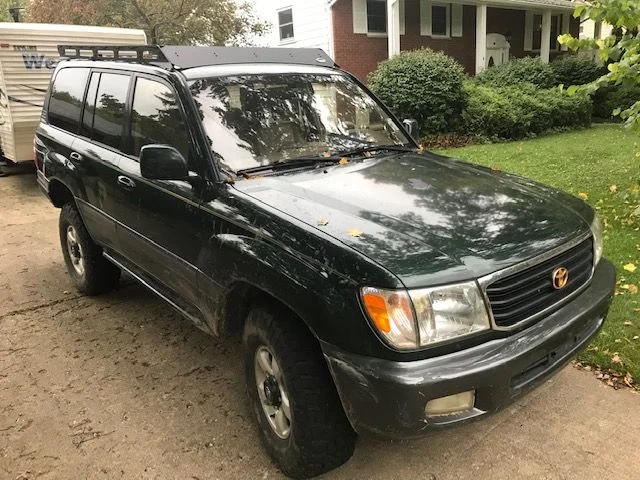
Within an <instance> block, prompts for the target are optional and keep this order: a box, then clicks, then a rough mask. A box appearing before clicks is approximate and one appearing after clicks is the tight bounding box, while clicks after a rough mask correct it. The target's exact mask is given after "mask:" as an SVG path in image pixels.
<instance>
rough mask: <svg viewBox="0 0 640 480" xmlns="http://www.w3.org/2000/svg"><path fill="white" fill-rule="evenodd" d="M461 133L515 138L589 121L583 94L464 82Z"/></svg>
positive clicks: (525, 86)
mask: <svg viewBox="0 0 640 480" xmlns="http://www.w3.org/2000/svg"><path fill="white" fill-rule="evenodd" d="M465 92H466V93H467V96H468V99H467V106H466V108H465V110H464V112H463V115H462V119H463V124H462V133H464V134H473V135H479V136H483V137H488V138H490V139H516V138H524V137H530V136H535V135H538V134H540V133H543V132H546V131H550V130H554V129H561V128H571V127H579V126H587V125H589V124H590V123H591V100H590V98H589V97H588V96H587V95H584V94H579V95H573V96H569V95H567V93H566V92H563V91H560V90H559V89H558V88H553V89H537V88H535V87H533V86H532V85H526V84H522V85H518V86H513V85H510V86H505V87H495V86H491V85H483V84H477V83H475V82H467V83H466V84H465Z"/></svg>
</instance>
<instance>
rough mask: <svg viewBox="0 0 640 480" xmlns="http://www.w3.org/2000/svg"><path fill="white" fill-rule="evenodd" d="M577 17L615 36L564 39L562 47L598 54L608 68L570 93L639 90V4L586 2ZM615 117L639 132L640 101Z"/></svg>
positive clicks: (628, 0) (617, 0) (620, 0)
mask: <svg viewBox="0 0 640 480" xmlns="http://www.w3.org/2000/svg"><path fill="white" fill-rule="evenodd" d="M573 15H574V17H581V16H584V17H586V18H589V19H591V20H593V21H594V22H605V23H608V24H610V25H612V26H613V32H612V35H610V36H609V37H607V38H603V39H598V40H596V39H577V38H574V37H572V36H571V35H562V36H560V38H559V41H560V43H562V44H565V45H568V46H569V48H571V49H572V50H578V51H594V50H595V51H596V52H597V53H598V55H599V57H600V60H602V61H603V62H605V63H606V64H607V69H608V73H606V74H605V75H603V76H602V77H600V78H598V79H597V80H595V81H594V82H592V83H590V84H588V85H585V86H584V87H575V86H572V87H569V93H572V92H573V91H576V90H577V89H585V90H587V91H588V92H590V93H593V92H595V91H596V90H597V89H599V88H601V87H606V86H610V85H616V86H622V87H624V88H632V87H634V86H640V34H639V33H638V27H639V26H640V2H638V1H637V0H587V1H586V2H585V4H583V5H579V6H577V7H576V9H575V11H574V14H573ZM613 113H614V115H620V117H621V118H622V119H623V120H625V121H626V124H627V125H628V126H630V127H632V128H636V129H638V130H640V99H638V100H637V101H636V102H635V103H634V104H633V105H631V106H630V107H628V108H624V110H622V109H621V108H618V109H616V110H615V111H614V112H613Z"/></svg>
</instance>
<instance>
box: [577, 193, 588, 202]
mask: <svg viewBox="0 0 640 480" xmlns="http://www.w3.org/2000/svg"><path fill="white" fill-rule="evenodd" d="M578 197H580V198H581V199H582V200H586V199H588V198H589V195H587V194H586V193H584V192H580V193H579V194H578Z"/></svg>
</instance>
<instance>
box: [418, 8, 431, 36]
mask: <svg viewBox="0 0 640 480" xmlns="http://www.w3.org/2000/svg"><path fill="white" fill-rule="evenodd" d="M420 35H423V36H425V37H430V36H431V2H430V1H429V0H420Z"/></svg>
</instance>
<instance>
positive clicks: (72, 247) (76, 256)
mask: <svg viewBox="0 0 640 480" xmlns="http://www.w3.org/2000/svg"><path fill="white" fill-rule="evenodd" d="M67 250H68V251H69V259H70V260H71V265H72V266H73V269H74V270H75V271H76V273H77V274H78V275H83V274H84V256H83V255H82V247H81V246H80V244H79V243H78V234H77V233H76V229H75V228H74V227H73V226H72V225H69V226H68V227H67Z"/></svg>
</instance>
